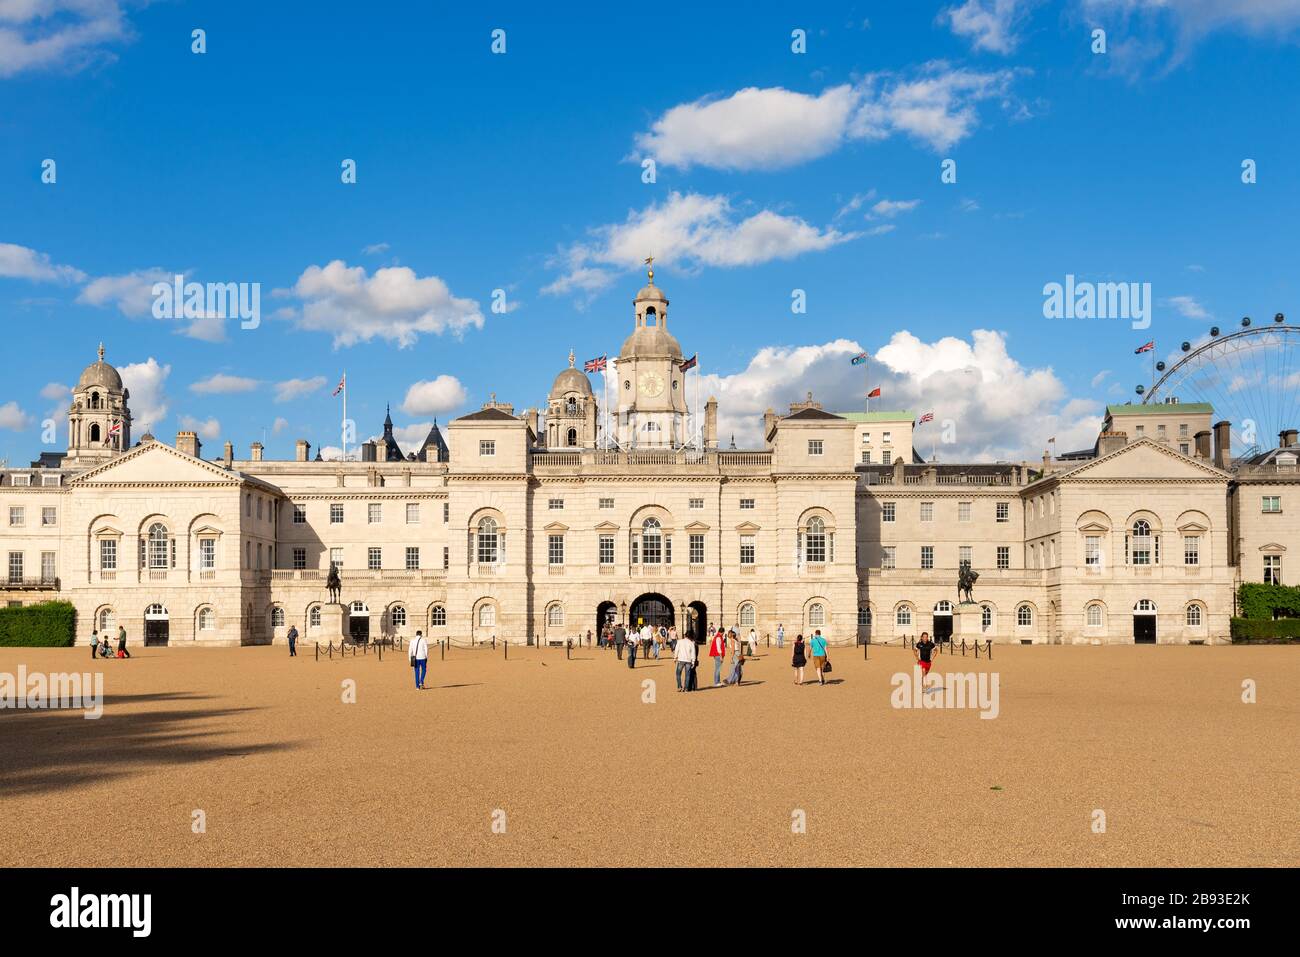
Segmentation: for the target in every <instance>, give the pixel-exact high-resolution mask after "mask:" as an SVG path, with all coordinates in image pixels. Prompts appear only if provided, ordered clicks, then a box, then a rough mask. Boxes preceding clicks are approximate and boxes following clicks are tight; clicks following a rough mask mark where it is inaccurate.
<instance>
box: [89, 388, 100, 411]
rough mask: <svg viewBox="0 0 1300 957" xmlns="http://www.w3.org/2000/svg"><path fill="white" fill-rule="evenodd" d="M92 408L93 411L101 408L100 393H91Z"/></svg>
mask: <svg viewBox="0 0 1300 957" xmlns="http://www.w3.org/2000/svg"><path fill="white" fill-rule="evenodd" d="M90 407H91V408H92V409H98V408H99V393H98V392H92V393H90Z"/></svg>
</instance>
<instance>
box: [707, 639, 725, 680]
mask: <svg viewBox="0 0 1300 957" xmlns="http://www.w3.org/2000/svg"><path fill="white" fill-rule="evenodd" d="M709 657H710V658H712V659H713V687H715V688H716V687H717V686H718V685H720V684H722V660H723V659H724V658H726V657H727V636H726V635H724V634H723V633H722V629H721V628H719V629H718V630H717V631H715V632H714V633H713V636H712V637H711V638H710V639H709Z"/></svg>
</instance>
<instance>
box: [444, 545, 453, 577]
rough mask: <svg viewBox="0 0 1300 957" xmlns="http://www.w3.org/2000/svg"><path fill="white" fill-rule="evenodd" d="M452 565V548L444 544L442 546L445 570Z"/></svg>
mask: <svg viewBox="0 0 1300 957" xmlns="http://www.w3.org/2000/svg"><path fill="white" fill-rule="evenodd" d="M450 567H451V549H450V548H448V547H447V546H445V545H444V546H443V548H442V569H443V571H446V570H447V569H448V568H450Z"/></svg>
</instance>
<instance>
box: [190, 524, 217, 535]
mask: <svg viewBox="0 0 1300 957" xmlns="http://www.w3.org/2000/svg"><path fill="white" fill-rule="evenodd" d="M190 534H192V535H195V536H198V535H222V534H224V533H223V532H222V531H221V529H219V528H217V527H216V526H215V525H200V526H199V527H198V528H196V529H194V531H193V532H191V533H190Z"/></svg>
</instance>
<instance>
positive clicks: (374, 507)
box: [366, 502, 384, 525]
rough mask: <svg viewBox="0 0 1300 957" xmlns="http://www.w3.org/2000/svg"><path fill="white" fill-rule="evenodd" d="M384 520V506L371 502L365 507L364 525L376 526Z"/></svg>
mask: <svg viewBox="0 0 1300 957" xmlns="http://www.w3.org/2000/svg"><path fill="white" fill-rule="evenodd" d="M383 520H384V506H383V505H381V504H380V503H379V502H371V503H370V504H369V505H367V506H366V523H367V524H369V525H378V524H379V523H380V522H382V521H383Z"/></svg>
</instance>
